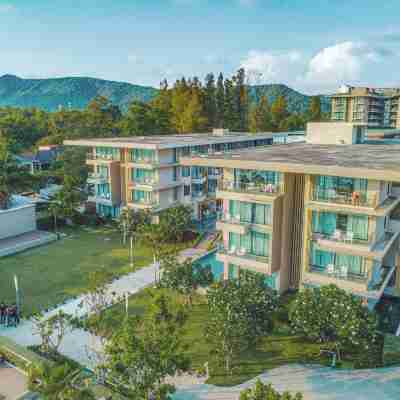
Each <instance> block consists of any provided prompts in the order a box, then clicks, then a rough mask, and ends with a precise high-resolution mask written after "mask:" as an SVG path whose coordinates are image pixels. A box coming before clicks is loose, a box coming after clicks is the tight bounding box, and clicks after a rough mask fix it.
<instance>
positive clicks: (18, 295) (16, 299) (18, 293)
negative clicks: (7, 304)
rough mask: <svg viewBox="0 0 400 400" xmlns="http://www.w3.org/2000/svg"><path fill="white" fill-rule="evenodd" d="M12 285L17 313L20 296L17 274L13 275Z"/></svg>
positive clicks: (19, 307) (19, 308)
mask: <svg viewBox="0 0 400 400" xmlns="http://www.w3.org/2000/svg"><path fill="white" fill-rule="evenodd" d="M14 286H15V305H16V306H17V313H18V315H19V313H20V310H21V297H20V291H19V283H18V277H17V275H14Z"/></svg>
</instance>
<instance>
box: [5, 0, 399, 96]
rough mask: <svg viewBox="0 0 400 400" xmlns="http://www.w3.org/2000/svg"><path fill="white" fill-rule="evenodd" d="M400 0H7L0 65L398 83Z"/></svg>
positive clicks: (106, 75)
mask: <svg viewBox="0 0 400 400" xmlns="http://www.w3.org/2000/svg"><path fill="white" fill-rule="evenodd" d="M399 15H400V0H380V1H379V0H0V75H3V74H14V75H18V76H20V77H23V78H49V77H61V76H91V77H96V78H103V79H109V80H116V81H127V82H130V83H134V84H140V85H151V86H156V87H158V85H159V82H160V81H161V80H162V79H164V78H166V79H167V80H168V81H169V82H173V81H174V80H176V79H178V78H180V77H182V76H198V77H200V78H204V76H205V75H206V74H207V73H208V72H214V73H215V74H218V73H219V72H223V73H224V74H225V75H226V76H228V75H230V74H232V73H234V72H235V71H236V70H237V69H238V68H240V67H243V68H245V70H246V73H247V76H248V79H249V81H250V82H252V83H283V84H286V85H289V86H291V87H293V88H294V89H296V90H299V91H301V92H303V93H306V94H316V93H330V92H334V91H335V90H336V89H337V88H338V87H339V86H340V85H342V84H350V85H365V86H376V87H384V86H400V73H399V66H400V24H399V23H398V18H399Z"/></svg>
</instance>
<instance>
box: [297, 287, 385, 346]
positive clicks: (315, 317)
mask: <svg viewBox="0 0 400 400" xmlns="http://www.w3.org/2000/svg"><path fill="white" fill-rule="evenodd" d="M290 321H291V325H292V329H293V331H294V332H295V333H297V334H301V335H304V336H305V337H307V338H309V339H311V340H316V341H319V342H322V343H334V344H338V345H340V346H341V347H342V348H344V349H350V350H354V349H355V348H358V349H359V350H360V351H368V350H369V349H370V348H371V346H373V344H374V343H375V342H376V341H377V338H378V333H377V319H376V316H375V314H373V313H372V312H370V311H369V310H368V308H367V307H365V306H363V305H362V303H361V300H360V299H358V298H356V297H355V296H353V295H351V294H348V293H347V292H345V291H344V290H341V289H339V288H338V287H337V286H335V285H329V286H323V287H321V288H314V289H305V290H303V291H301V292H300V293H299V294H298V295H297V298H296V299H295V301H294V302H293V305H292V309H291V311H290Z"/></svg>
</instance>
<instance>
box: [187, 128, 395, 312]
mask: <svg viewBox="0 0 400 400" xmlns="http://www.w3.org/2000/svg"><path fill="white" fill-rule="evenodd" d="M365 130H366V127H362V126H357V125H354V124H350V123H310V124H309V125H308V127H307V136H306V138H307V142H306V143H304V142H303V143H292V144H286V145H281V146H270V147H264V148H260V149H253V150H251V151H248V150H243V151H240V152H238V151H233V152H232V153H230V154H228V155H224V156H220V155H217V154H213V155H209V156H207V157H190V158H184V159H182V160H181V163H182V165H186V166H190V167H193V166H197V167H203V168H219V169H221V170H222V174H221V179H220V181H219V183H218V187H217V191H216V197H217V199H219V201H221V202H222V212H221V215H220V218H219V221H218V222H217V228H218V229H219V230H221V231H222V233H223V241H222V243H221V245H220V248H219V250H218V252H217V259H219V260H220V261H222V262H223V263H224V275H225V278H226V279H228V278H230V277H235V276H237V275H238V274H239V273H240V270H251V271H257V272H261V273H264V274H265V275H266V278H267V280H268V282H269V284H270V286H271V287H273V288H275V289H276V290H278V291H279V292H281V293H282V292H285V291H286V290H287V289H289V288H299V287H303V286H309V287H315V286H320V285H325V284H330V283H333V284H336V285H337V286H339V287H341V288H343V289H345V290H347V291H349V292H352V293H354V294H356V295H358V296H361V297H362V298H363V299H365V301H368V304H370V305H371V306H373V305H374V304H375V303H376V302H377V301H378V300H379V298H380V297H381V296H382V294H383V293H384V291H385V290H386V291H391V293H399V289H400V270H399V268H400V267H399V235H400V233H399V232H400V228H399V227H397V226H396V225H397V224H396V223H394V222H393V221H392V220H391V217H390V216H391V213H392V212H393V210H394V209H395V208H397V207H398V206H399V204H400V187H399V185H400V146H399V145H397V146H396V145H390V146H388V145H368V144H362V142H363V138H364V136H365ZM357 143H360V144H357Z"/></svg>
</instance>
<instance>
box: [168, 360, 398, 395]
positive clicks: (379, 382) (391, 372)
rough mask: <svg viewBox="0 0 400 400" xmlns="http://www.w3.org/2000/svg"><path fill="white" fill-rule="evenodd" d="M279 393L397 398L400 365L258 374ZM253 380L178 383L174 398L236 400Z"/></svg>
mask: <svg viewBox="0 0 400 400" xmlns="http://www.w3.org/2000/svg"><path fill="white" fill-rule="evenodd" d="M260 378H261V380H262V381H264V382H269V383H272V385H273V386H274V388H275V389H277V390H278V391H280V392H283V391H285V390H288V391H290V392H292V393H295V392H298V391H300V392H302V393H303V398H304V400H398V399H400V368H380V369H374V370H358V371H347V370H333V369H331V368H327V367H318V366H302V365H288V366H284V367H280V368H276V369H273V370H271V371H269V372H267V373H265V374H263V375H261V376H260ZM254 382H255V379H254V380H252V381H249V382H246V383H245V384H242V385H239V386H234V387H216V386H212V385H204V384H197V385H196V384H194V385H193V384H192V382H190V383H189V384H185V382H184V381H183V382H180V384H179V385H177V386H178V387H179V390H178V391H177V393H176V394H175V395H174V396H173V398H174V400H238V399H239V393H240V392H241V391H242V390H243V389H245V388H246V387H248V386H252V385H253V384H254Z"/></svg>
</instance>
